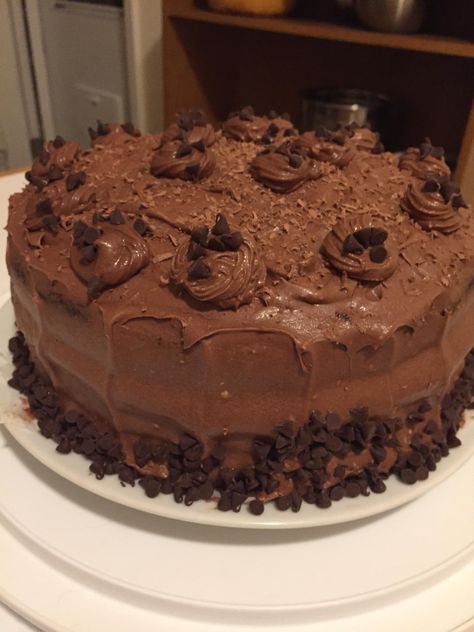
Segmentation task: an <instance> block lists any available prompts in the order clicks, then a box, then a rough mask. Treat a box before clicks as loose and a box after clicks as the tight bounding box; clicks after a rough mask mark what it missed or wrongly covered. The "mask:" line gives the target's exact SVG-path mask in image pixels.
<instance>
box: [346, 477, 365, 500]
mask: <svg viewBox="0 0 474 632" xmlns="http://www.w3.org/2000/svg"><path fill="white" fill-rule="evenodd" d="M361 491H362V489H361V487H360V485H359V483H356V481H348V482H347V483H346V486H345V493H346V496H347V497H348V498H355V497H356V496H359V494H360V493H361Z"/></svg>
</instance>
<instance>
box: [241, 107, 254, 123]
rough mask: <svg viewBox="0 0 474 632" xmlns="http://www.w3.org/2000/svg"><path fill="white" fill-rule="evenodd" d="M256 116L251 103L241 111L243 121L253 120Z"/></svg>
mask: <svg viewBox="0 0 474 632" xmlns="http://www.w3.org/2000/svg"><path fill="white" fill-rule="evenodd" d="M254 116H255V112H254V109H253V107H252V106H251V105H247V106H246V107H244V108H242V109H241V110H240V112H239V118H240V120H241V121H251V120H252V119H253V117H254Z"/></svg>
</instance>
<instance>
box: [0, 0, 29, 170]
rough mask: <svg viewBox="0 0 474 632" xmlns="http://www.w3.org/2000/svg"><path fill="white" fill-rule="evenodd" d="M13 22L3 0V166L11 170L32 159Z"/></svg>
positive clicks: (0, 128)
mask: <svg viewBox="0 0 474 632" xmlns="http://www.w3.org/2000/svg"><path fill="white" fill-rule="evenodd" d="M12 24H13V22H12V14H11V11H10V4H9V2H7V0H0V86H1V96H0V152H2V153H0V168H2V167H3V168H9V169H13V168H15V167H22V166H24V165H26V164H28V163H29V162H30V161H31V153H30V146H29V129H28V125H27V112H26V109H25V107H24V100H23V92H22V85H21V81H20V74H19V70H18V68H19V65H18V57H17V50H16V47H15V41H14V36H13V26H12ZM5 157H7V160H5ZM2 163H3V164H2ZM5 163H6V164H5Z"/></svg>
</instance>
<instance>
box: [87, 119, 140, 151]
mask: <svg viewBox="0 0 474 632" xmlns="http://www.w3.org/2000/svg"><path fill="white" fill-rule="evenodd" d="M89 136H90V137H91V145H92V146H93V147H95V146H96V145H119V144H121V143H127V142H129V141H131V140H132V139H133V138H136V137H137V136H140V131H139V130H137V129H136V128H135V127H134V125H133V124H132V123H123V124H119V123H102V122H101V121H97V128H96V129H95V130H94V129H92V128H91V127H89Z"/></svg>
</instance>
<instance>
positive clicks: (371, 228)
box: [321, 215, 399, 282]
mask: <svg viewBox="0 0 474 632" xmlns="http://www.w3.org/2000/svg"><path fill="white" fill-rule="evenodd" d="M321 253H322V254H323V256H324V257H325V258H326V260H327V262H328V263H329V264H330V265H331V267H332V268H334V269H335V270H337V271H338V272H341V273H345V274H347V275H348V276H349V277H351V278H352V279H356V280H357V281H375V282H380V281H385V279H388V278H389V277H390V276H391V275H392V274H393V272H394V271H395V268H396V267H397V263H398V254H399V249H398V247H397V245H396V242H395V240H394V239H393V238H392V237H391V236H390V235H389V234H388V232H387V230H385V228H383V227H382V226H380V225H379V222H378V221H376V220H375V219H374V218H372V217H370V216H369V215H362V216H360V217H351V218H346V219H343V220H340V221H339V222H338V223H337V224H336V225H335V226H334V227H333V228H332V229H331V230H330V231H329V233H328V234H327V235H326V237H325V238H324V240H323V243H322V245H321Z"/></svg>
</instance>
